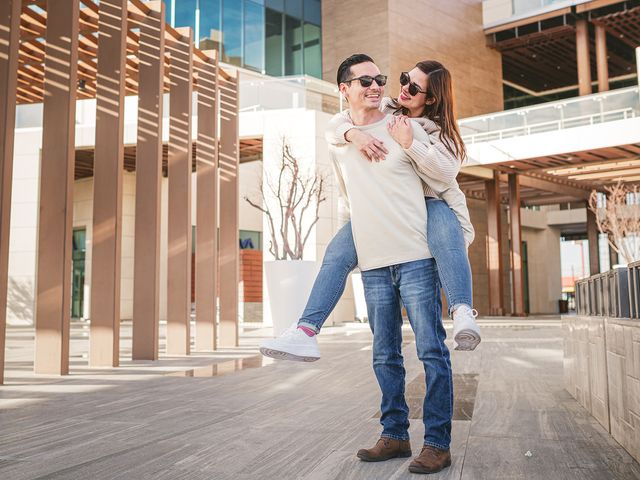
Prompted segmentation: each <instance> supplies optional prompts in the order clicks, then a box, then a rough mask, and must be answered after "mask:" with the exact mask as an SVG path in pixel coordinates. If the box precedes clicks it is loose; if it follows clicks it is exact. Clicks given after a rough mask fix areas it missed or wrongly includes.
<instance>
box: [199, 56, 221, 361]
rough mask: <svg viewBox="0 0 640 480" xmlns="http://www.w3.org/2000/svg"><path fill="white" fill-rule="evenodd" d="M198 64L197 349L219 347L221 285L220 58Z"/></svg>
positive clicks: (213, 57) (214, 57) (211, 57)
mask: <svg viewBox="0 0 640 480" xmlns="http://www.w3.org/2000/svg"><path fill="white" fill-rule="evenodd" d="M207 53H208V54H210V60H209V61H199V62H196V64H195V69H196V73H197V75H198V147H197V152H196V172H197V174H196V175H197V189H196V190H197V199H196V202H197V205H196V216H197V218H196V224H197V227H196V285H195V286H196V350H214V349H215V348H216V319H217V311H216V305H217V302H216V297H217V285H218V258H217V257H218V145H217V144H218V140H217V137H218V121H217V120H218V98H217V93H218V83H217V76H218V56H217V52H215V51H212V52H207Z"/></svg>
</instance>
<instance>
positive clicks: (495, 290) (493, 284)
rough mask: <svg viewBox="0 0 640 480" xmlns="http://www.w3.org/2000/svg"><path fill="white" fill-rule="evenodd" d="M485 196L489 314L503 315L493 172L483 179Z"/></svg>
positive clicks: (497, 186) (496, 180) (499, 232)
mask: <svg viewBox="0 0 640 480" xmlns="http://www.w3.org/2000/svg"><path fill="white" fill-rule="evenodd" d="M485 189H486V196H487V271H488V273H489V275H488V278H489V315H504V296H503V294H502V292H503V288H504V286H503V280H502V255H501V250H502V248H501V240H502V227H501V225H500V223H501V215H500V180H499V173H498V172H494V174H493V180H486V181H485Z"/></svg>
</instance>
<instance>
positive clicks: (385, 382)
mask: <svg viewBox="0 0 640 480" xmlns="http://www.w3.org/2000/svg"><path fill="white" fill-rule="evenodd" d="M362 282H363V284H364V294H365V298H366V301H367V312H368V315H369V325H370V327H371V331H372V332H373V370H374V372H375V374H376V378H377V379H378V385H380V390H381V391H382V403H381V405H380V410H381V412H382V417H381V418H380V423H381V424H382V427H383V430H382V436H383V437H390V438H395V439H398V440H406V439H408V438H409V433H408V430H409V408H408V407H407V403H406V401H405V397H404V386H405V370H404V364H403V358H402V314H401V303H400V302H401V301H402V305H404V307H405V308H406V309H407V315H408V317H409V321H410V322H411V327H412V328H413V332H414V334H415V337H416V349H417V351H418V358H419V359H420V361H421V362H422V364H423V365H424V372H425V382H426V387H427V392H426V395H425V398H424V403H423V407H422V408H423V411H422V412H423V413H422V415H423V422H424V428H425V434H424V444H425V445H431V446H433V447H436V448H439V449H442V450H447V449H448V448H449V444H450V443H451V419H452V418H453V379H452V375H451V361H450V359H449V350H448V349H447V347H446V345H445V343H444V340H445V337H446V333H445V330H444V327H443V326H442V304H441V302H440V280H439V278H438V271H437V269H436V264H435V261H434V260H433V259H432V258H430V259H428V260H418V261H415V262H408V263H402V264H400V265H392V266H390V267H384V268H376V269H374V270H367V271H364V272H362Z"/></svg>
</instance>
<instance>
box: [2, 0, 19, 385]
mask: <svg viewBox="0 0 640 480" xmlns="http://www.w3.org/2000/svg"><path fill="white" fill-rule="evenodd" d="M21 3H22V2H21V1H20V0H5V1H3V2H2V3H1V4H0V92H2V95H0V145H2V150H1V151H0V385H2V384H3V383H4V349H5V336H6V328H7V282H8V274H9V229H10V228H11V183H12V181H13V137H14V133H15V120H16V89H17V86H18V48H19V40H20V7H21Z"/></svg>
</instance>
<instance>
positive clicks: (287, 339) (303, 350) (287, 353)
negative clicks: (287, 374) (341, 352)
mask: <svg viewBox="0 0 640 480" xmlns="http://www.w3.org/2000/svg"><path fill="white" fill-rule="evenodd" d="M260 353H262V355H264V356H265V357H271V358H276V359H278V360H293V361H294V362H315V361H316V360H319V359H320V349H318V340H317V339H316V336H315V335H313V336H312V337H310V336H309V335H307V334H306V333H304V332H303V331H302V330H298V322H295V323H293V324H292V325H291V326H290V327H289V328H287V329H286V330H285V331H284V333H283V334H282V335H280V336H279V337H277V338H270V339H268V340H265V341H264V342H262V343H261V344H260Z"/></svg>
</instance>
